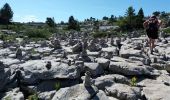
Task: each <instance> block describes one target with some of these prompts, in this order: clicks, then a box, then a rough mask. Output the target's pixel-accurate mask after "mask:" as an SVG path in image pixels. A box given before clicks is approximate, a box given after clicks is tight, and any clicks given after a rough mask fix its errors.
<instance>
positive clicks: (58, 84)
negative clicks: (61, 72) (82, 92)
mask: <svg viewBox="0 0 170 100" xmlns="http://www.w3.org/2000/svg"><path fill="white" fill-rule="evenodd" d="M60 88H61V84H60V82H57V83H56V84H55V89H56V91H58V90H59V89H60Z"/></svg>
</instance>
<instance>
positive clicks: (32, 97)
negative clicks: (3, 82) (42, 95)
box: [28, 93, 38, 100]
mask: <svg viewBox="0 0 170 100" xmlns="http://www.w3.org/2000/svg"><path fill="white" fill-rule="evenodd" d="M28 100H38V94H37V93H34V94H33V95H30V96H28Z"/></svg>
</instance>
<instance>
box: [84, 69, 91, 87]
mask: <svg viewBox="0 0 170 100" xmlns="http://www.w3.org/2000/svg"><path fill="white" fill-rule="evenodd" d="M83 84H84V86H85V87H91V86H92V81H91V73H90V72H89V71H86V73H85V79H84V82H83Z"/></svg>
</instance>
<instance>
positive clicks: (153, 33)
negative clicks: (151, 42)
mask: <svg viewBox="0 0 170 100" xmlns="http://www.w3.org/2000/svg"><path fill="white" fill-rule="evenodd" d="M146 33H147V36H148V37H149V38H151V39H158V30H153V31H152V30H148V29H147V30H146Z"/></svg>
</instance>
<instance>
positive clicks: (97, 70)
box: [84, 62, 104, 76]
mask: <svg viewBox="0 0 170 100" xmlns="http://www.w3.org/2000/svg"><path fill="white" fill-rule="evenodd" d="M84 68H85V70H88V71H90V73H91V74H92V76H99V75H101V74H103V73H104V70H103V68H102V67H101V66H100V65H99V64H98V63H86V62H85V63H84Z"/></svg>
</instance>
